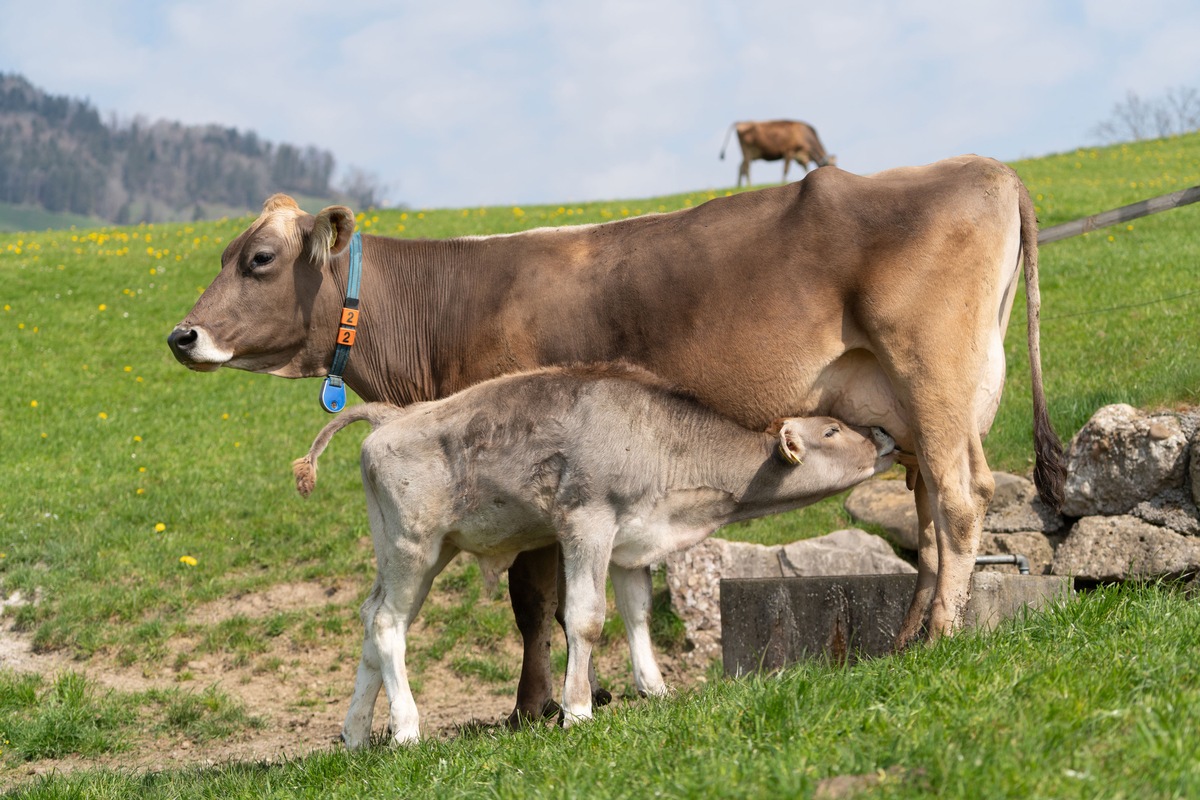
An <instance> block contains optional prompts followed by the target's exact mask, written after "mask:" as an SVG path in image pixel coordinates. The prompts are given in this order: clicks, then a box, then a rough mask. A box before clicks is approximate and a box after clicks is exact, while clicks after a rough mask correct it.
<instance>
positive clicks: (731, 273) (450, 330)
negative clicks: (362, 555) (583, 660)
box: [168, 156, 1064, 718]
mask: <svg viewBox="0 0 1200 800" xmlns="http://www.w3.org/2000/svg"><path fill="white" fill-rule="evenodd" d="M354 225H355V223H354V214H353V212H352V211H351V210H350V209H348V208H345V207H344V206H332V207H329V208H326V209H324V210H323V211H321V212H320V213H319V214H317V215H315V216H313V215H310V214H306V213H304V212H303V211H301V210H300V208H299V207H297V206H296V204H295V202H293V201H292V200H291V199H290V198H288V197H284V196H278V195H277V196H275V197H272V198H270V199H269V200H268V201H267V203H266V204H265V206H264V208H263V213H262V215H261V216H260V217H259V218H258V219H257V220H256V221H254V222H253V223H252V224H251V225H250V227H249V228H248V229H247V230H246V231H244V232H243V233H242V234H240V235H239V236H237V237H236V238H235V239H233V241H231V242H230V243H229V245H228V247H226V249H225V252H224V254H223V256H222V267H221V271H220V273H219V274H218V275H217V276H216V277H215V278H214V279H213V282H212V284H211V285H210V286H209V287H208V288H207V289H206V290H205V291H204V293H203V294H202V295H201V296H200V298H199V299H198V300H197V301H196V304H195V306H194V307H193V308H192V310H191V311H190V312H188V314H187V316H186V317H185V318H184V319H183V321H182V322H181V323H179V324H178V325H177V326H176V328H175V330H174V331H173V332H172V333H171V334H170V336H169V338H168V343H169V344H170V346H171V349H172V351H173V352H174V354H175V357H176V358H177V359H178V360H179V361H180V362H181V363H182V364H184V365H185V366H188V367H189V368H191V369H194V370H202V371H208V370H215V369H218V368H219V367H222V366H225V367H233V368H236V369H244V370H249V371H253V372H259V373H267V374H272V375H278V376H282V377H288V378H305V377H314V376H324V375H327V374H328V373H329V371H330V368H331V363H332V362H333V359H334V355H335V351H337V349H336V346H337V339H338V336H339V333H338V332H339V326H340V321H341V319H342V315H343V304H344V302H345V297H346V288H347V281H348V276H349V271H350V262H351V258H350V251H351V249H353V248H352V242H353V241H354V240H355V236H356V234H355V231H354ZM359 241H361V254H362V263H361V272H362V277H361V287H360V292H359V296H360V298H361V303H360V309H359V311H360V317H359V319H358V321H357V339H356V341H355V343H354V345H353V349H352V350H351V355H350V357H349V360H348V361H347V362H346V364H345V372H344V378H345V383H346V385H348V386H349V387H350V388H351V389H353V390H354V391H355V392H356V393H357V394H358V395H359V396H360V397H361V398H362V399H364V400H368V401H372V400H376V401H377V400H386V401H389V402H392V403H394V404H397V405H408V404H410V403H413V402H417V401H420V400H432V399H436V398H439V397H445V396H447V395H450V394H452V393H454V392H457V391H460V390H462V389H464V388H466V387H468V386H471V385H473V384H476V383H479V382H481V381H484V380H487V379H489V378H492V377H495V376H498V375H505V374H508V373H513V372H519V371H526V370H529V369H533V368H536V367H539V366H546V365H554V364H570V363H581V362H589V363H591V362H600V361H612V360H616V359H621V358H623V359H625V360H628V361H630V362H632V363H634V364H636V365H637V366H640V367H643V368H645V369H648V370H649V371H651V372H653V373H655V374H657V375H660V376H662V378H663V379H664V380H666V381H668V382H670V383H671V384H674V385H677V386H680V387H682V388H684V389H685V390H687V391H689V392H691V393H692V394H694V395H695V396H696V397H697V398H698V399H699V400H700V401H701V402H702V403H704V404H705V405H707V406H708V407H709V408H712V409H713V410H715V411H716V412H718V413H720V414H722V415H723V416H726V417H729V418H731V419H733V420H734V421H736V422H738V423H740V424H741V425H742V426H743V427H746V428H749V429H751V430H763V429H764V428H765V427H766V426H767V425H768V424H770V422H771V420H773V419H775V418H776V417H795V416H801V417H803V416H817V415H823V416H832V417H836V418H838V419H843V420H845V421H846V422H848V423H851V424H855V425H861V426H877V427H880V428H883V429H884V430H886V431H887V432H888V433H889V434H891V435H892V436H893V437H894V438H895V439H896V442H897V445H898V446H899V447H900V449H902V450H903V451H905V452H906V453H912V454H914V457H915V459H916V466H915V467H914V468H913V471H914V472H915V475H913V474H911V473H910V478H912V480H913V484H914V489H915V491H914V496H915V500H916V504H917V512H918V521H919V525H920V537H919V539H920V545H919V552H918V562H917V567H918V574H917V586H916V590H915V592H914V595H913V599H912V603H911V604H910V606H909V610H908V613H907V615H906V616H905V619H904V622H903V625H902V627H901V632H900V635H899V637H898V638H897V645H898V646H902V645H905V644H907V643H908V642H910V641H911V640H912V639H914V638H915V637H917V636H919V635H921V634H922V633H923V632H924V633H927V634H928V635H929V636H930V637H931V638H936V637H937V636H940V635H943V634H948V633H951V632H953V631H954V630H955V629H956V628H957V627H958V626H959V625H960V623H961V618H962V614H963V610H964V608H965V605H966V602H967V598H968V591H969V586H970V576H971V572H972V570H973V569H974V565H975V551H976V548H977V547H978V542H979V540H980V536H981V531H982V522H983V517H984V513H985V512H986V510H987V506H988V503H989V501H990V500H991V496H992V492H993V491H994V487H995V485H994V481H993V479H992V473H991V470H990V469H989V468H988V465H987V459H986V458H985V454H984V450H983V442H982V439H983V436H984V435H986V433H987V431H988V429H989V428H990V427H991V424H992V421H993V420H994V419H995V415H996V409H997V407H998V405H999V402H1000V394H1001V391H1002V390H1003V388H1004V375H1005V353H1004V342H1003V340H1004V333H1005V330H1006V329H1007V327H1008V320H1009V314H1010V312H1011V310H1012V304H1013V298H1014V297H1015V296H1016V294H1017V292H1018V291H1020V277H1021V274H1022V265H1023V270H1024V277H1025V295H1026V310H1027V317H1026V324H1027V328H1026V346H1027V348H1028V353H1029V368H1030V386H1031V389H1032V398H1033V403H1032V408H1033V411H1032V420H1033V439H1034V445H1035V451H1036V459H1037V460H1036V466H1035V469H1034V479H1035V482H1036V484H1037V486H1038V490H1039V493H1040V494H1041V495H1042V497H1043V499H1044V500H1045V501H1046V504H1047V506H1050V507H1055V508H1057V507H1058V505H1059V504H1061V502H1062V485H1063V482H1064V471H1063V465H1062V445H1061V443H1060V442H1059V440H1058V438H1057V436H1056V435H1055V434H1054V431H1053V428H1052V427H1051V425H1050V420H1049V416H1048V414H1047V409H1046V398H1045V393H1044V390H1043V384H1042V366H1041V350H1040V344H1039V330H1040V327H1039V322H1038V315H1039V309H1040V305H1041V301H1040V294H1039V291H1038V270H1037V221H1036V219H1035V216H1034V209H1033V201H1032V199H1031V198H1030V197H1029V193H1028V191H1027V190H1026V189H1025V186H1024V185H1023V184H1022V183H1021V180H1020V178H1018V177H1017V174H1016V173H1015V172H1014V171H1013V170H1012V169H1010V168H1009V167H1007V166H1005V165H1004V164H1002V163H1000V162H998V161H994V160H992V159H989V158H980V157H978V156H960V157H957V158H952V159H947V160H944V161H939V162H936V163H934V164H929V165H927V166H922V167H905V168H900V169H893V170H887V171H884V172H878V173H875V174H874V175H870V176H859V175H854V174H851V173H848V172H844V171H843V170H841V169H838V168H837V167H827V168H824V169H818V170H814V171H813V172H810V173H809V174H808V175H807V176H806V177H805V178H804V179H803V180H801V181H797V182H795V183H790V184H786V185H784V186H778V187H772V188H767V189H760V190H758V191H753V192H743V193H738V194H734V195H730V196H728V197H719V198H716V199H714V200H710V201H709V202H707V203H704V204H703V205H699V206H696V207H694V208H688V209H683V210H680V211H674V212H671V213H667V214H655V215H648V216H642V217H630V218H627V219H621V220H616V221H612V222H607V223H603V224H598V225H580V226H575V227H571V226H568V227H560V228H542V229H534V230H530V231H525V232H522V233H516V234H504V235H495V236H469V237H463V238H459V239H450V240H445V241H436V240H411V239H392V238H387V237H382V236H370V235H366V234H363V235H362V236H361V239H360V240H359ZM337 352H340V351H337ZM557 578H558V553H557V550H556V549H555V548H546V549H544V550H539V551H529V552H526V553H523V554H522V555H521V556H519V557H518V558H517V560H516V561H515V562H514V564H513V567H512V569H510V570H509V591H510V594H511V595H512V602H513V609H514V612H515V613H516V617H517V625H518V627H519V628H520V630H521V633H522V637H523V640H524V645H525V661H524V662H523V664H522V672H521V679H520V683H519V685H518V691H517V707H516V709H515V711H514V715H513V716H514V718H517V717H521V716H526V717H533V716H537V715H540V714H541V713H542V711H543V708H544V705H545V704H546V703H548V702H550V698H551V697H552V695H553V694H554V680H553V677H552V669H551V664H550V658H549V648H550V641H551V635H552V632H553V625H554V617H553V612H554V609H555V602H556V598H557V589H556V586H557Z"/></svg>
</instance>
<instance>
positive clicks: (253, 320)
mask: <svg viewBox="0 0 1200 800" xmlns="http://www.w3.org/2000/svg"><path fill="white" fill-rule="evenodd" d="M353 233H354V214H353V213H352V212H351V211H350V209H348V208H346V207H345V206H330V207H329V208H326V209H324V210H323V211H321V213H319V214H317V215H316V216H315V217H314V216H312V215H311V214H306V213H305V212H304V211H302V210H300V207H299V206H297V205H296V202H295V201H294V200H292V198H290V197H288V196H286V195H282V194H277V195H274V196H273V197H271V198H270V199H268V200H267V202H266V203H265V204H264V205H263V210H262V214H260V215H259V217H258V219H257V220H255V221H254V223H253V224H252V225H251V226H250V227H249V228H247V229H246V230H245V231H244V232H243V233H242V234H241V235H239V236H238V237H237V238H236V239H234V240H233V241H232V242H230V243H229V246H228V247H226V248H225V252H224V253H223V254H222V256H221V271H220V273H219V274H218V275H217V277H216V278H215V279H214V280H213V282H212V284H210V285H209V287H208V288H207V289H206V290H205V291H204V293H203V294H201V295H200V299H199V300H197V301H196V305H195V306H194V307H193V308H192V310H191V311H190V312H189V313H188V315H187V316H186V317H185V318H184V319H183V321H182V322H180V323H179V324H178V325H176V326H175V330H174V331H172V332H171V335H170V336H169V337H167V344H168V345H170V347H171V352H172V353H174V354H175V358H176V359H178V360H179V362H180V363H181V364H183V365H184V366H186V367H188V368H190V369H194V370H198V371H201V372H207V371H211V370H215V369H217V368H218V367H223V366H224V367H233V368H235V369H244V370H248V371H250V372H265V373H270V374H272V375H280V376H283V377H285V378H302V377H309V376H315V375H323V374H325V372H326V371H327V370H328V367H329V363H330V359H331V358H332V353H333V350H334V345H335V342H334V338H335V336H336V334H337V319H338V313H339V309H340V308H341V305H342V295H341V292H343V291H344V287H345V275H344V274H340V275H339V277H338V279H336V280H335V276H334V269H335V266H336V264H337V263H338V262H337V259H338V257H339V256H341V255H342V254H343V253H345V251H346V250H347V249H348V247H349V245H350V237H351V236H352V235H353ZM326 323H327V324H326Z"/></svg>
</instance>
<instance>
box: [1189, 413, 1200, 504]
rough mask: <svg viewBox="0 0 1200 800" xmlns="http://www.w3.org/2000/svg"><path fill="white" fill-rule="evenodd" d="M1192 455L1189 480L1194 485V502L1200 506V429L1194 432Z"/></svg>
mask: <svg viewBox="0 0 1200 800" xmlns="http://www.w3.org/2000/svg"><path fill="white" fill-rule="evenodd" d="M1191 450H1192V457H1191V458H1190V459H1189V460H1188V481H1189V482H1190V483H1191V485H1192V504H1193V505H1195V506H1200V429H1198V430H1197V431H1196V432H1195V433H1194V434H1192V447H1191Z"/></svg>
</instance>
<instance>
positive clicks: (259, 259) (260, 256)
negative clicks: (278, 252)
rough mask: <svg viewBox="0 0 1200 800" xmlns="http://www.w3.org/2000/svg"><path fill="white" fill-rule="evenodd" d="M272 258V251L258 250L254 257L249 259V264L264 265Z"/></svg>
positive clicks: (272, 259)
mask: <svg viewBox="0 0 1200 800" xmlns="http://www.w3.org/2000/svg"><path fill="white" fill-rule="evenodd" d="M274 260H275V254H274V253H268V252H267V251H266V250H260V251H258V252H257V253H255V254H254V258H252V259H250V265H251V266H253V267H265V266H266V265H267V264H270V263H271V262H272V261H274Z"/></svg>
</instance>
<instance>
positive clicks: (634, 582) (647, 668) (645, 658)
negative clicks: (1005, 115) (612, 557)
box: [609, 564, 667, 697]
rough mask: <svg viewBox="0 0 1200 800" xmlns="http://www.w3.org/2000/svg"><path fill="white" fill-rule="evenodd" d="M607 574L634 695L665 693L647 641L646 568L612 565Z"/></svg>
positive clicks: (648, 593)
mask: <svg viewBox="0 0 1200 800" xmlns="http://www.w3.org/2000/svg"><path fill="white" fill-rule="evenodd" d="M609 575H610V576H611V577H612V584H613V594H614V595H616V599H617V610H618V611H619V612H621V619H623V620H624V621H625V635H626V638H628V639H629V656H630V659H631V660H632V661H633V681H634V684H635V685H636V686H637V690H638V694H640V695H642V696H643V697H647V696H651V695H653V696H661V695H665V694H666V693H667V685H666V684H665V683H663V679H662V673H661V672H659V670H658V662H657V661H655V659H654V649H653V647H652V646H651V642H650V605H651V602H652V600H653V587H652V584H651V580H650V569H649V567H642V568H640V569H625V568H624V567H620V566H617V565H616V564H612V565H611V566H610V567H609Z"/></svg>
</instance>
